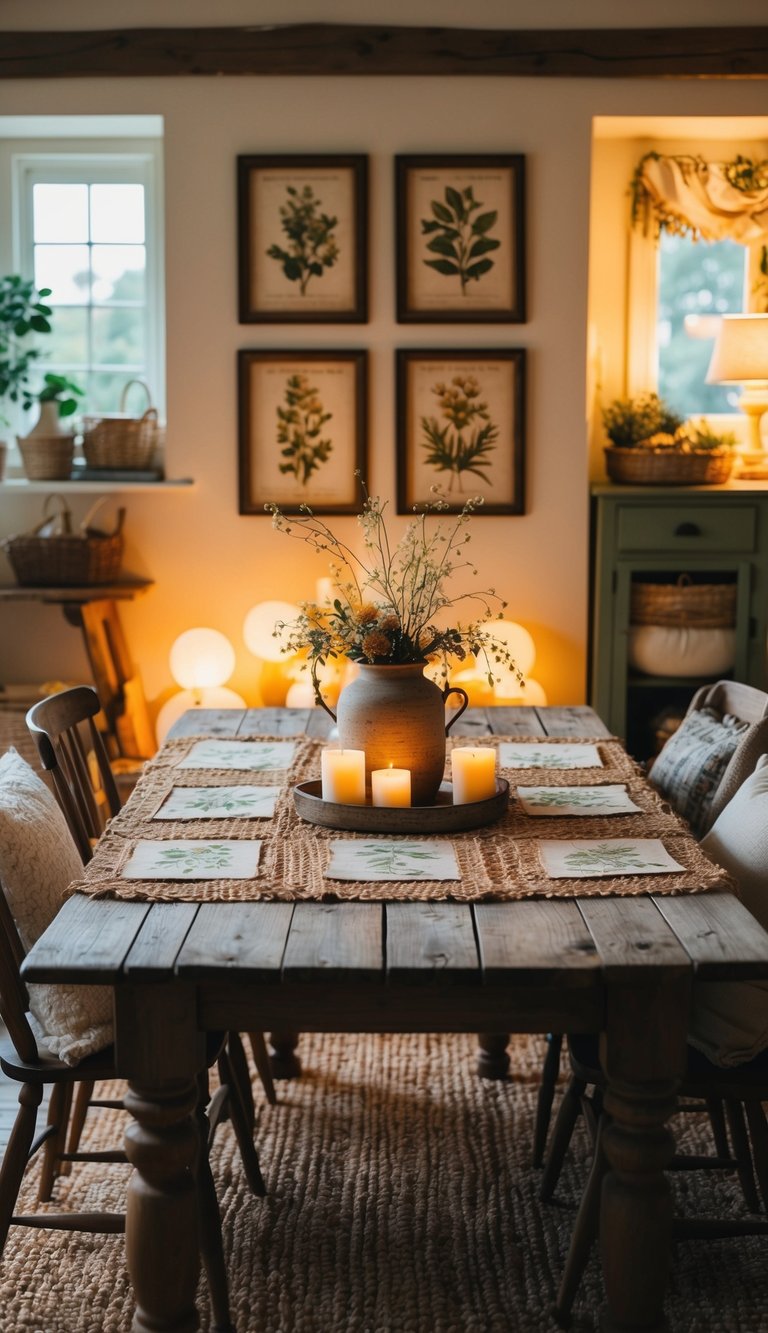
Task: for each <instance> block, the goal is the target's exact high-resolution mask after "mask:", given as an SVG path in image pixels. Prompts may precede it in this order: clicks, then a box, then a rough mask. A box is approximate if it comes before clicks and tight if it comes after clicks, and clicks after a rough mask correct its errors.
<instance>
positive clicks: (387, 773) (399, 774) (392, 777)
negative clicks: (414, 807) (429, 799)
mask: <svg viewBox="0 0 768 1333" xmlns="http://www.w3.org/2000/svg"><path fill="white" fill-rule="evenodd" d="M371 798H372V802H373V804H374V805H386V806H404V805H410V804H411V770H410V769H409V768H392V767H391V766H390V767H389V768H374V770H373V772H372V773H371Z"/></svg>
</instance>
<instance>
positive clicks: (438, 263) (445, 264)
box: [424, 259, 461, 277]
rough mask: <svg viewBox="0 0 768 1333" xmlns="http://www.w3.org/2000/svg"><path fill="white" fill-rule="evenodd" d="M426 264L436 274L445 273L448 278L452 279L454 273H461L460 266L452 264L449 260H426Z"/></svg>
mask: <svg viewBox="0 0 768 1333" xmlns="http://www.w3.org/2000/svg"><path fill="white" fill-rule="evenodd" d="M424 263H425V264H426V266H427V268H433V269H434V270H435V272H436V273H443V274H445V275H446V277H450V275H451V274H452V273H460V272H461V269H460V268H459V266H458V264H452V263H451V262H450V260H448V259H425V260H424Z"/></svg>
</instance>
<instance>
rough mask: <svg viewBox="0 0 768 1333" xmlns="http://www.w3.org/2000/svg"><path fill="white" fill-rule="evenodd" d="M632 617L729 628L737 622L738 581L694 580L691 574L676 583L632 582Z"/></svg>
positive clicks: (678, 625) (651, 622)
mask: <svg viewBox="0 0 768 1333" xmlns="http://www.w3.org/2000/svg"><path fill="white" fill-rule="evenodd" d="M629 619H630V622H631V623H632V624H633V625H663V626H669V627H672V628H675V629H679V628H682V627H683V626H685V627H687V628H688V629H730V628H731V627H732V626H733V625H735V624H736V584H735V583H692V582H691V579H690V575H688V574H681V575H680V577H679V579H678V580H677V583H640V582H633V584H632V590H631V594H630V603H629Z"/></svg>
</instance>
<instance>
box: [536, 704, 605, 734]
mask: <svg viewBox="0 0 768 1333" xmlns="http://www.w3.org/2000/svg"><path fill="white" fill-rule="evenodd" d="M536 711H537V714H538V716H539V719H540V720H541V724H542V727H543V729H544V733H545V735H547V736H576V737H578V736H589V737H593V736H610V735H611V732H610V731H609V730H608V728H607V727H606V725H605V723H604V722H603V721H602V719H601V718H599V717H598V715H597V713H596V712H595V710H594V709H593V708H590V707H589V706H588V705H587V704H573V705H571V706H568V707H566V706H563V705H562V704H560V705H553V706H552V707H551V708H543V709H537V710H536Z"/></svg>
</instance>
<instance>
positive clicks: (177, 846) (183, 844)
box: [123, 838, 261, 879]
mask: <svg viewBox="0 0 768 1333" xmlns="http://www.w3.org/2000/svg"><path fill="white" fill-rule="evenodd" d="M260 853H261V841H260V840H259V839H254V840H253V841H248V840H246V839H241V838H237V839H228V838H216V839H213V838H212V839H210V840H208V839H206V840H203V839H202V838H169V839H168V840H167V841H162V840H159V839H158V840H154V839H151V838H145V839H142V841H141V842H137V843H136V846H135V847H134V849H133V851H132V852H131V855H130V857H129V858H128V861H127V862H126V864H125V866H124V868H123V879H255V878H256V875H257V874H258V866H259V855H260Z"/></svg>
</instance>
